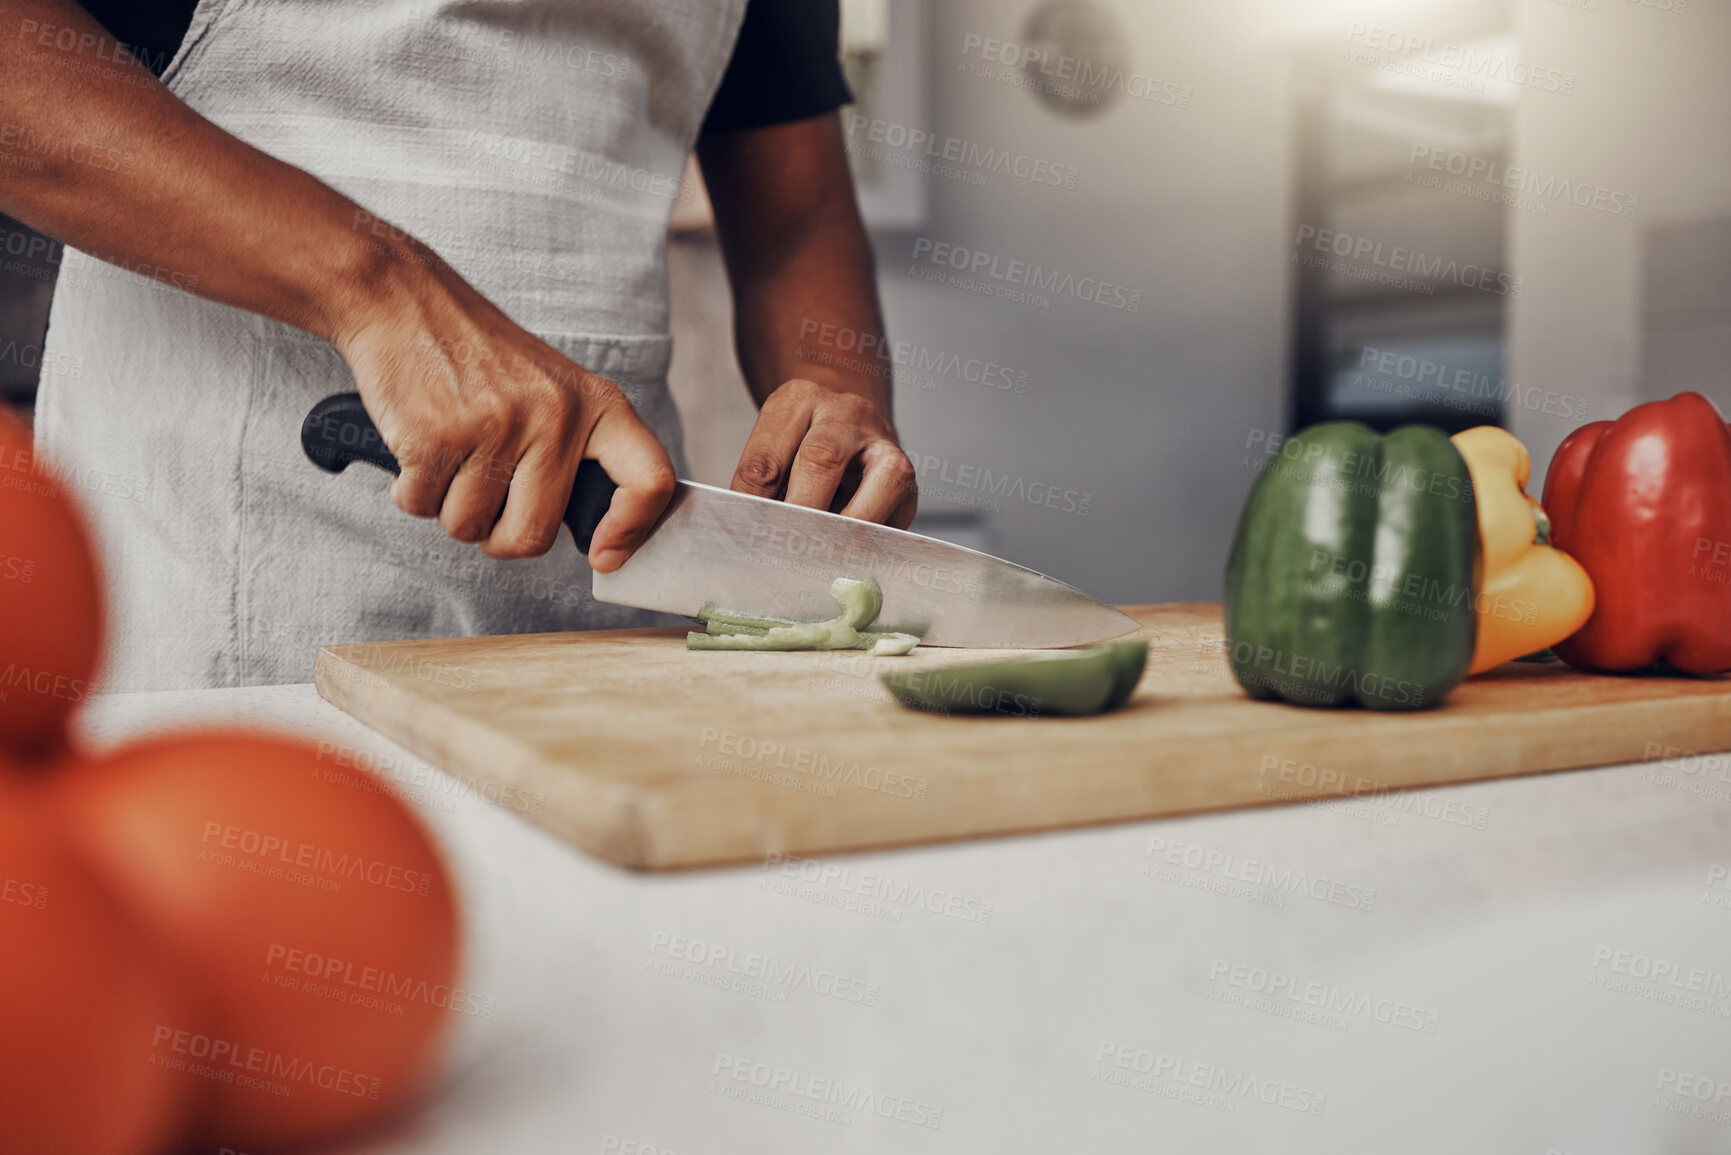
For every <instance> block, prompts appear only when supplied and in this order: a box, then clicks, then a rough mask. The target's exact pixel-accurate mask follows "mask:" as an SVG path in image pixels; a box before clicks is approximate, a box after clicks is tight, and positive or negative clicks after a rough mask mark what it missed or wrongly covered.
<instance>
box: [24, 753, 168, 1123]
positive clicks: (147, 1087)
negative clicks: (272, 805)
mask: <svg viewBox="0 0 1731 1155" xmlns="http://www.w3.org/2000/svg"><path fill="white" fill-rule="evenodd" d="M4 773H5V767H0V775H3V774H4ZM48 817H49V816H47V815H45V814H44V813H43V811H42V808H41V807H40V806H39V805H38V804H37V801H36V799H35V798H34V797H33V792H29V793H27V791H26V789H25V788H24V787H21V786H16V785H10V784H8V783H7V782H6V781H5V780H4V779H3V778H0V1135H3V1136H4V1138H3V1139H0V1147H3V1148H4V1149H5V1151H6V1152H7V1155H48V1153H54V1155H62V1153H65V1152H78V1153H79V1155H145V1153H148V1152H156V1151H161V1150H164V1149H165V1148H167V1147H168V1145H169V1144H170V1143H171V1142H172V1141H173V1140H174V1139H175V1138H176V1137H177V1135H178V1134H179V1133H180V1132H181V1130H182V1125H183V1124H184V1123H185V1121H186V1118H187V1114H188V1108H189V1107H190V1106H191V1102H190V1100H191V1096H190V1095H189V1094H188V1091H189V1088H188V1087H187V1083H186V1079H185V1077H184V1076H182V1075H179V1074H176V1073H174V1072H173V1071H171V1070H170V1068H169V1067H168V1066H166V1065H165V1064H166V1063H167V1062H168V1059H169V1052H168V1051H167V1050H166V1049H164V1048H163V1047H161V1046H160V1045H158V1044H159V1042H160V1040H161V1039H162V1038H163V1036H164V1034H165V1032H172V1031H173V1030H175V1029H176V1028H178V1027H180V1026H181V1025H183V1024H186V1023H188V1022H190V1019H189V1012H188V1010H187V1004H186V1001H185V999H184V997H183V996H182V995H181V993H180V990H179V988H178V987H177V985H176V984H175V982H174V980H173V979H172V978H171V976H170V975H169V972H168V969H167V967H166V966H165V965H164V963H163V961H162V959H161V958H160V956H159V955H158V954H157V953H156V952H155V950H154V948H153V947H152V946H151V944H150V943H149V941H148V940H147V939H146V938H145V937H144V936H143V935H142V934H141V933H140V932H139V931H138V930H137V929H136V928H135V927H134V925H133V924H132V923H131V922H129V921H128V919H127V917H126V915H125V914H124V913H123V912H122V911H121V910H120V908H119V906H118V905H117V904H116V903H115V901H114V900H113V898H111V897H110V896H109V895H108V894H107V893H105V892H104V891H103V890H102V889H101V888H100V887H99V886H98V885H97V883H96V881H95V880H94V879H93V878H92V877H91V875H90V874H89V872H88V871H87V870H86V869H85V868H84V867H83V866H82V865H80V864H79V863H78V862H77V861H76V860H75V859H73V858H72V857H71V856H70V855H68V854H67V853H66V852H65V850H64V849H63V848H61V847H60V846H58V845H56V842H57V831H56V830H55V829H54V827H53V824H52V822H45V821H44V820H45V819H46V818H48Z"/></svg>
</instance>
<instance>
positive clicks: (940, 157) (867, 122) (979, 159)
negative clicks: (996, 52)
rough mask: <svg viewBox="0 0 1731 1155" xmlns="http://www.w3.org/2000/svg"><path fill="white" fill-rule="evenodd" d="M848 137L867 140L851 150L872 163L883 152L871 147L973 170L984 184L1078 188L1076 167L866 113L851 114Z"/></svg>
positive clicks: (972, 173) (855, 145)
mask: <svg viewBox="0 0 1731 1155" xmlns="http://www.w3.org/2000/svg"><path fill="white" fill-rule="evenodd" d="M847 133H848V136H849V137H850V138H853V137H861V138H863V139H864V142H865V143H864V144H863V145H862V144H859V143H854V144H853V145H852V146H851V149H852V150H853V151H855V152H857V153H860V154H861V155H865V156H867V157H868V158H870V159H878V158H880V157H882V156H883V153H882V150H880V149H876V148H873V147H871V146H874V145H883V146H884V147H885V148H888V149H892V150H895V151H897V152H906V153H909V154H912V155H914V156H916V157H923V158H924V159H925V160H927V161H937V162H947V163H949V164H953V165H958V166H961V167H962V168H964V169H967V170H970V172H969V175H971V176H975V177H980V178H982V180H983V177H984V174H987V173H991V174H995V175H998V176H1012V177H1016V178H1018V179H1020V180H1026V181H1032V182H1033V183H1035V184H1046V185H1052V186H1053V187H1054V188H1065V189H1073V188H1075V187H1076V177H1077V173H1078V170H1077V168H1076V166H1075V165H1073V164H1058V163H1056V162H1055V161H1050V160H1047V159H1045V158H1044V157H1037V156H1029V155H1028V154H1027V153H1022V152H1011V151H1010V150H1009V149H1003V148H997V147H995V146H992V145H983V144H979V143H977V142H975V141H971V140H966V139H964V138H962V137H959V136H939V135H938V134H937V133H935V132H932V131H930V130H928V129H924V128H912V127H909V126H908V125H905V124H897V123H896V122H894V121H889V120H880V119H878V118H876V117H871V116H866V115H865V114H863V113H858V112H855V113H849V114H848V122H847ZM973 183H981V181H975V182H973Z"/></svg>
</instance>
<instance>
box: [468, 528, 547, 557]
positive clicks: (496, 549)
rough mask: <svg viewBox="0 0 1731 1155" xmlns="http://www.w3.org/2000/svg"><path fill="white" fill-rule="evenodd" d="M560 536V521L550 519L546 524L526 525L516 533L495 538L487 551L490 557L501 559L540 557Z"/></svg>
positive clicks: (489, 543)
mask: <svg viewBox="0 0 1731 1155" xmlns="http://www.w3.org/2000/svg"><path fill="white" fill-rule="evenodd" d="M558 538H559V523H558V522H557V521H549V522H546V523H544V524H536V525H530V526H525V527H523V528H522V529H520V530H517V531H516V532H515V533H509V534H505V535H504V536H502V537H495V538H493V539H492V540H491V541H489V542H488V544H487V549H486V553H487V555H488V556H489V557H494V558H498V559H499V560H501V561H516V560H519V559H521V558H529V557H540V556H541V555H542V554H544V553H546V552H547V551H548V550H550V549H552V548H553V543H554V542H555V541H557V540H558Z"/></svg>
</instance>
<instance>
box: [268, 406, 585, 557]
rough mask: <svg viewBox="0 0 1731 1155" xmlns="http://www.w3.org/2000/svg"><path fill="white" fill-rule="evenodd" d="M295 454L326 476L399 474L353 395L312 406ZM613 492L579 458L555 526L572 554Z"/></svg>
mask: <svg viewBox="0 0 1731 1155" xmlns="http://www.w3.org/2000/svg"><path fill="white" fill-rule="evenodd" d="M301 450H302V451H303V452H304V453H305V454H306V455H307V459H308V460H309V461H311V462H312V463H313V464H314V465H316V466H318V467H319V468H320V469H323V470H325V471H326V472H328V473H341V472H342V471H343V470H344V469H346V468H348V465H349V463H350V462H351V461H361V462H365V463H366V464H368V465H372V466H376V467H378V468H379V469H383V470H385V471H386V472H389V473H400V472H401V469H400V468H399V467H398V465H397V459H396V458H395V457H394V456H392V455H391V451H390V449H389V448H388V447H386V445H385V439H384V438H383V437H381V436H380V435H379V430H378V427H377V426H375V425H374V424H373V419H372V418H371V417H369V416H367V410H366V407H365V406H363V405H362V404H361V395H360V394H359V393H338V394H336V395H334V396H331V397H326V398H325V399H324V400H323V401H320V402H319V403H318V404H317V405H314V406H313V407H312V410H311V411H310V412H309V413H308V414H307V418H306V420H305V421H303V422H301ZM618 488H619V487H618V486H617V485H615V484H614V482H613V479H612V478H611V477H609V476H607V471H606V470H605V469H602V468H601V463H600V462H599V461H592V460H589V459H587V458H585V459H584V460H583V461H581V462H579V463H578V465H577V479H576V481H575V482H573V484H572V486H571V499H570V501H568V502H566V504H565V516H564V517H563V518H562V519H561V520H563V521H564V522H565V524H566V525H567V526H568V527H569V528H570V530H571V536H572V537H573V538H575V539H576V540H577V548H578V549H580V550H582V551H583V552H584V553H585V554H587V553H588V552H589V543H590V542H591V541H592V540H593V539H594V537H595V527H596V526H598V525H600V524H601V519H602V518H603V517H605V516H606V515H607V507H608V506H609V505H611V504H612V503H613V491H614V490H616V489H618Z"/></svg>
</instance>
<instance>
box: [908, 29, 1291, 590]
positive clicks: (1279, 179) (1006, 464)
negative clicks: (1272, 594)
mask: <svg viewBox="0 0 1731 1155" xmlns="http://www.w3.org/2000/svg"><path fill="white" fill-rule="evenodd" d="M1031 7H1033V5H1032V4H1031V3H1029V2H1026V0H1017V2H1009V3H1007V2H1005V0H943V2H940V3H938V4H937V5H936V6H935V10H934V19H933V24H932V28H931V37H932V40H931V45H930V51H931V56H932V74H933V76H934V80H935V83H934V87H933V91H932V102H933V109H934V113H933V123H932V125H931V127H932V128H933V129H934V130H935V132H936V133H937V134H939V135H940V136H954V137H958V138H961V139H963V140H966V141H969V142H973V143H976V144H978V145H979V146H981V147H997V148H1000V149H1008V150H1010V151H1012V152H1015V153H1023V154H1028V155H1029V156H1031V157H1034V158H1040V159H1045V160H1049V161H1051V162H1053V163H1054V164H1059V165H1069V166H1074V168H1075V169H1076V187H1075V188H1074V189H1065V188H1054V187H1049V186H1044V185H1041V184H1037V183H1035V182H1033V181H1029V180H1018V179H1016V178H1014V177H1011V176H1005V175H999V174H991V175H989V176H988V178H987V181H986V183H985V184H984V185H972V184H967V183H962V182H959V181H955V180H944V179H935V180H933V181H932V193H933V207H934V211H933V220H932V222H931V224H930V226H929V227H928V228H927V229H926V230H925V231H924V232H925V235H926V236H927V237H928V238H929V239H932V240H933V241H945V242H949V243H952V244H956V245H962V246H966V247H968V248H970V249H974V250H980V251H984V252H987V253H990V254H993V255H994V256H997V257H998V258H999V259H1000V260H1001V261H1008V260H1011V259H1021V260H1029V261H1034V262H1038V263H1040V264H1042V265H1043V266H1045V267H1046V268H1049V269H1053V268H1056V269H1063V270H1065V271H1067V272H1070V273H1072V274H1073V275H1074V276H1076V277H1077V278H1081V277H1085V276H1088V277H1098V278H1103V279H1105V280H1108V281H1111V282H1114V283H1116V284H1118V285H1122V286H1125V287H1127V288H1132V289H1139V290H1141V291H1142V293H1143V296H1142V301H1141V306H1140V309H1139V311H1138V312H1136V313H1134V314H1132V313H1129V312H1119V311H1115V310H1112V309H1109V308H1104V307H1101V306H1098V305H1090V304H1085V303H1083V302H1080V301H1076V300H1074V299H1068V298H1054V299H1053V301H1052V305H1051V308H1050V309H1049V310H1046V309H1036V308H1031V307H1028V306H1024V305H1019V304H1014V303H1006V302H1002V301H997V300H992V299H990V298H987V297H983V296H976V295H974V294H972V293H969V292H966V291H963V290H960V289H955V288H950V287H947V286H938V285H931V284H926V283H923V282H921V281H918V280H916V279H912V278H910V277H909V276H908V275H907V269H908V266H909V264H910V263H912V262H911V261H910V260H909V257H910V254H911V246H910V244H909V243H907V242H905V241H904V242H902V243H901V244H900V245H899V246H897V247H896V248H894V249H892V251H891V252H890V253H889V254H887V255H886V259H885V260H884V263H883V267H882V269H881V274H882V276H881V281H882V285H883V291H884V296H885V303H886V308H887V310H888V314H889V320H890V326H891V335H892V337H894V338H896V339H899V340H909V341H914V342H917V343H920V344H922V345H925V346H928V347H930V348H932V349H935V350H946V351H947V350H953V351H956V352H958V353H961V354H974V355H981V356H986V357H989V358H991V359H992V360H993V361H995V362H998V363H1001V364H1004V365H1006V366H1010V367H1013V368H1015V369H1018V370H1022V371H1025V372H1026V373H1027V374H1028V384H1027V391H1026V393H1025V394H1022V395H1020V396H1018V395H1014V394H1004V393H1001V392H994V391H993V390H990V389H987V388H982V387H979V386H971V385H967V384H964V383H960V382H949V381H946V382H943V383H942V386H941V387H940V388H939V389H937V390H933V391H922V390H904V391H903V392H902V393H901V394H900V396H899V397H898V405H899V406H900V414H899V419H898V420H899V424H900V426H901V428H902V431H903V434H904V438H905V440H906V441H907V443H908V446H909V448H910V449H912V450H913V451H914V452H915V453H917V454H919V455H920V457H921V458H922V460H923V459H926V458H937V459H940V460H948V461H950V462H952V464H953V467H954V469H956V470H959V469H960V467H961V466H962V465H963V464H971V465H973V466H975V467H977V468H979V469H991V470H993V471H994V472H995V473H999V474H1003V473H1007V474H1010V475H1011V476H1012V477H1014V478H1020V479H1023V480H1024V484H1025V486H1027V487H1030V488H1029V492H1038V493H1041V494H1043V493H1044V492H1045V490H1044V489H1040V490H1038V491H1035V490H1033V489H1032V488H1031V487H1033V486H1034V485H1035V484H1036V483H1038V484H1039V485H1040V486H1057V487H1059V488H1061V489H1065V490H1074V491H1076V492H1077V493H1079V494H1086V495H1088V496H1089V498H1090V499H1091V500H1090V502H1089V510H1088V514H1087V516H1086V517H1083V516H1080V515H1078V514H1075V513H1066V512H1062V511H1060V510H1058V509H1050V508H1045V507H1043V506H1038V505H1034V504H1032V503H1030V502H1028V501H1020V502H1017V501H1004V502H1001V504H1002V506H1003V508H1002V511H1001V512H1000V513H998V514H996V515H995V523H996V526H995V528H996V542H995V544H996V548H997V551H998V552H999V553H1001V554H1002V555H1003V556H1006V557H1009V558H1011V559H1013V560H1015V561H1018V562H1021V563H1023V564H1025V565H1030V566H1033V567H1034V568H1036V569H1041V570H1044V571H1046V572H1049V573H1052V574H1054V575H1055V576H1059V577H1062V578H1064V579H1066V580H1068V581H1071V582H1073V583H1074V584H1077V585H1079V586H1081V587H1082V588H1084V589H1086V590H1088V591H1089V592H1091V593H1094V594H1096V595H1098V596H1100V597H1103V598H1107V599H1110V600H1114V601H1121V602H1131V601H1171V600H1187V599H1214V598H1217V597H1218V596H1219V584H1220V571H1221V568H1222V565H1223V563H1224V560H1225V556H1226V550H1227V547H1228V545H1229V542H1230V538H1231V533H1232V529H1233V525H1234V523H1235V521H1236V517H1237V512H1238V508H1239V505H1240V503H1241V502H1242V500H1243V497H1244V494H1245V493H1246V491H1247V490H1248V487H1249V484H1250V482H1251V480H1252V478H1253V473H1252V472H1251V471H1249V470H1247V469H1245V468H1242V467H1241V461H1242V459H1243V456H1244V453H1243V448H1244V444H1245V440H1246V437H1247V433H1248V430H1249V429H1251V428H1253V427H1254V428H1260V429H1268V428H1275V429H1278V428H1279V427H1280V422H1281V420H1282V414H1283V408H1284V397H1285V387H1284V381H1285V355H1286V354H1285V348H1286V345H1285V342H1286V315H1285V314H1286V300H1287V295H1288V289H1287V269H1286V266H1285V264H1284V258H1285V257H1286V256H1287V243H1286V242H1287V236H1286V232H1287V227H1288V211H1289V210H1288V205H1287V201H1288V199H1289V198H1288V187H1289V178H1288V173H1289V169H1290V167H1291V165H1290V162H1289V158H1288V154H1287V139H1288V131H1287V129H1288V126H1287V120H1286V116H1287V102H1286V97H1285V93H1286V75H1285V71H1284V68H1283V67H1282V66H1281V65H1280V64H1279V62H1278V58H1277V57H1276V56H1275V55H1274V53H1273V51H1272V46H1270V45H1267V44H1266V43H1263V42H1259V41H1258V39H1257V37H1256V35H1255V34H1254V32H1253V28H1252V25H1253V21H1252V19H1251V16H1252V15H1253V11H1254V6H1253V5H1252V4H1250V3H1246V2H1241V0H1220V2H1215V3H1210V4H1207V5H1195V4H1186V5H1179V4H1159V5H1152V4H1132V3H1119V4H1116V5H1114V7H1115V9H1116V11H1117V12H1118V14H1119V15H1120V17H1121V18H1122V19H1123V21H1124V23H1125V25H1126V27H1127V30H1128V32H1129V41H1128V44H1127V45H1126V46H1125V47H1126V49H1127V52H1128V57H1129V61H1130V68H1131V71H1132V72H1140V73H1142V74H1145V75H1148V76H1152V77H1154V78H1156V79H1158V80H1161V81H1166V82H1170V83H1174V84H1182V85H1186V86H1188V87H1189V88H1190V89H1191V90H1192V91H1191V94H1190V97H1189V105H1190V107H1188V108H1179V107H1176V106H1174V105H1168V104H1161V103H1153V102H1147V101H1138V100H1134V99H1120V100H1119V101H1118V102H1117V103H1116V104H1115V105H1113V106H1111V107H1110V108H1109V109H1108V110H1107V111H1106V112H1104V113H1103V114H1101V115H1100V116H1098V118H1096V119H1092V120H1074V119H1065V118H1062V117H1060V116H1057V115H1055V114H1053V113H1051V112H1049V111H1047V110H1046V109H1045V108H1044V106H1042V105H1041V104H1040V103H1039V102H1038V100H1037V98H1036V97H1035V96H1034V95H1033V94H1032V93H1030V92H1027V91H1025V90H1023V89H1020V88H1016V87H1013V86H1011V85H1009V84H1006V83H1001V82H999V81H996V80H993V79H986V78H980V77H975V76H969V75H965V74H963V73H962V72H960V71H959V70H958V69H959V66H960V65H961V64H962V63H963V62H964V60H965V59H967V57H964V46H965V44H966V42H967V38H968V37H969V36H970V35H972V36H977V37H979V38H981V39H985V38H998V39H1003V40H1012V41H1013V40H1017V39H1018V38H1019V30H1020V28H1021V25H1022V21H1023V19H1024V17H1025V14H1026V13H1027V12H1028V10H1029V9H1030V8H1031ZM972 58H973V59H975V60H978V59H979V53H978V51H977V50H976V51H975V52H974V54H973V57H972ZM1165 91H1166V93H1167V95H1168V96H1169V97H1170V95H1171V90H1165ZM892 258H893V259H892ZM927 267H928V268H929V267H930V266H929V265H928V266H927ZM928 464H929V463H928ZM940 472H941V471H940V470H928V471H927V472H926V474H925V475H924V476H923V478H922V480H923V481H926V482H930V483H932V484H934V485H935V486H936V488H938V489H940V490H953V489H955V488H956V487H954V486H950V485H947V484H945V483H944V482H943V481H942V480H941V479H940V477H939V473H940ZM1067 503H1068V502H1067V501H1065V502H1064V504H1067Z"/></svg>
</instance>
